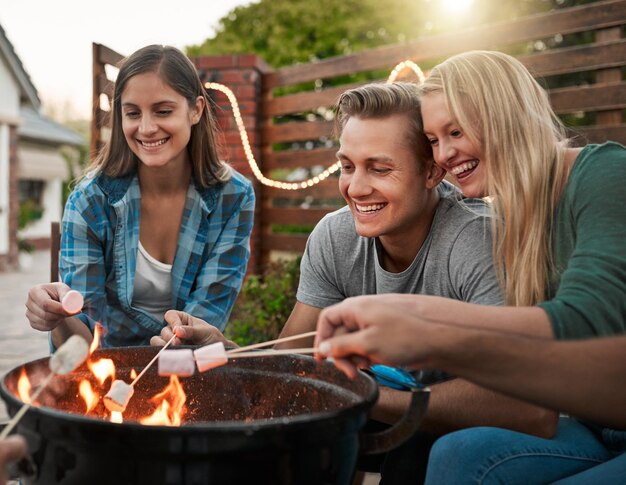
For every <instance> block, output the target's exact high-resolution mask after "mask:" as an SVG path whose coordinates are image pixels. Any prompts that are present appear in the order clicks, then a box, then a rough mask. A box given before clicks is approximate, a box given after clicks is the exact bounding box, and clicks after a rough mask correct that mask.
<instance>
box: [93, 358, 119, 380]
mask: <svg viewBox="0 0 626 485" xmlns="http://www.w3.org/2000/svg"><path fill="white" fill-rule="evenodd" d="M87 367H89V370H90V371H91V372H92V373H93V375H94V376H96V379H98V381H99V382H100V384H104V381H106V380H107V378H108V377H110V378H111V382H113V381H114V380H115V364H114V363H113V361H112V360H111V359H100V360H97V361H95V362H92V361H91V359H89V360H88V361H87Z"/></svg>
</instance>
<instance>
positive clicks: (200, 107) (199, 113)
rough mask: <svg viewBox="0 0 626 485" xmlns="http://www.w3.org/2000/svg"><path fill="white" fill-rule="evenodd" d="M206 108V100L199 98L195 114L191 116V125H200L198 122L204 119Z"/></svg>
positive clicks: (202, 97) (194, 110)
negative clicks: (203, 113) (203, 114)
mask: <svg viewBox="0 0 626 485" xmlns="http://www.w3.org/2000/svg"><path fill="white" fill-rule="evenodd" d="M205 106H206V100H205V99H204V96H198V97H197V98H196V104H195V106H194V108H193V113H192V114H191V123H192V124H194V125H195V124H196V123H198V121H200V118H202V112H203V111H204V108H205Z"/></svg>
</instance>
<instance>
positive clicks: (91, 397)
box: [78, 379, 100, 414]
mask: <svg viewBox="0 0 626 485" xmlns="http://www.w3.org/2000/svg"><path fill="white" fill-rule="evenodd" d="M78 392H79V394H80V395H81V397H82V398H83V399H84V400H85V404H86V405H87V411H85V414H87V413H88V412H89V411H91V410H92V409H93V408H95V407H96V404H98V400H99V399H100V398H99V397H98V395H97V394H96V393H95V392H93V389H92V388H91V384H90V383H89V381H88V380H86V379H83V380H82V381H80V384H79V385H78Z"/></svg>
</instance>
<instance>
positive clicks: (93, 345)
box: [89, 323, 102, 355]
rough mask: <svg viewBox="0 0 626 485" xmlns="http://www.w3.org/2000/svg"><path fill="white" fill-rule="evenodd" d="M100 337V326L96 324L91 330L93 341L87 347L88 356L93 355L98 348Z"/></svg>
mask: <svg viewBox="0 0 626 485" xmlns="http://www.w3.org/2000/svg"><path fill="white" fill-rule="evenodd" d="M100 335H102V325H100V324H99V323H96V327H95V328H94V330H93V340H92V341H91V345H90V346H89V355H91V354H93V353H94V351H95V350H96V349H97V348H98V347H99V346H100Z"/></svg>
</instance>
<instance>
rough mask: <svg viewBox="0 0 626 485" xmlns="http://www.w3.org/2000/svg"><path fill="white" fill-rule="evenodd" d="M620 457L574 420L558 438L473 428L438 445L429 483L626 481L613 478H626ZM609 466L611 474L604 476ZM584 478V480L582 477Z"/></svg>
mask: <svg viewBox="0 0 626 485" xmlns="http://www.w3.org/2000/svg"><path fill="white" fill-rule="evenodd" d="M618 433H619V432H618ZM623 434H624V433H621V435H622V436H623ZM616 453H617V452H616V451H613V450H611V449H610V448H609V446H608V445H607V443H605V442H604V441H603V440H602V438H601V435H599V434H597V433H594V432H593V431H592V430H590V429H589V428H588V427H587V426H585V425H583V424H581V423H579V422H577V421H575V420H573V419H570V418H561V419H560V420H559V424H558V428H557V432H556V435H555V437H554V438H552V439H544V438H538V437H536V436H532V435H527V434H523V433H518V432H516V431H510V430H506V429H501V428H487V427H482V428H469V429H464V430H461V431H457V432H454V433H450V434H448V435H445V436H443V437H441V438H439V439H438V440H437V441H436V442H435V444H434V446H433V448H432V450H431V453H430V458H429V461H428V469H427V471H426V484H427V485H445V484H454V485H458V484H466V483H467V484H469V483H471V484H485V485H487V484H496V483H497V484H507V485H515V484H520V485H521V484H524V485H530V484H543V483H553V482H556V481H558V480H563V479H566V478H567V477H570V479H569V481H568V480H565V481H563V482H562V483H563V484H567V485H570V484H571V485H574V484H582V483H626V480H618V481H617V482H615V481H613V480H610V479H608V477H609V476H610V477H614V476H619V475H616V474H619V473H621V474H622V476H624V475H626V459H625V458H624V457H625V456H626V455H623V454H622V455H620V456H619V457H617V458H615V456H616ZM615 460H617V461H616V462H615V463H613V464H612V462H613V461H615ZM605 462H606V464H605V465H602V464H603V463H605ZM599 465H600V466H599ZM603 466H604V467H606V469H605V470H606V472H605V474H602V473H603V472H602V470H603ZM593 470H596V473H595V474H594V475H592V476H591V478H589V479H587V476H586V475H584V473H592V472H593ZM607 474H609V475H607ZM579 475H580V476H581V477H583V478H582V481H580V480H577V479H576V477H577V476H579Z"/></svg>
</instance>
